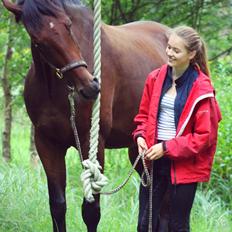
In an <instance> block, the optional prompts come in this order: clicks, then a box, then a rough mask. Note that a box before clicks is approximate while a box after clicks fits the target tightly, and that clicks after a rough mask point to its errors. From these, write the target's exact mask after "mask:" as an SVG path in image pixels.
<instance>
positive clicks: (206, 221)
mask: <svg viewBox="0 0 232 232" xmlns="http://www.w3.org/2000/svg"><path fill="white" fill-rule="evenodd" d="M16 118H19V120H18V121H15V122H14V124H13V134H12V155H13V157H12V158H13V159H12V162H11V163H10V164H6V163H4V162H3V161H2V160H1V159H0V231H3V232H15V231H17V232H30V231H31V232H32V231H33V232H37V231H40V232H43V231H44V232H47V231H52V228H51V220H50V216H49V208H48V194H47V186H46V178H45V175H44V172H43V168H42V166H41V165H40V164H39V165H38V167H37V168H32V167H31V166H30V162H29V160H30V159H29V154H28V147H29V141H28V140H29V139H28V134H29V126H28V125H29V121H28V120H26V119H25V118H24V117H23V118H20V117H16ZM0 150H1V147H0ZM66 162H67V172H68V173H67V178H68V181H67V207H68V209H67V231H69V232H75V231H83V232H84V231H86V228H85V225H84V223H83V221H82V218H81V203H82V196H83V193H82V187H81V183H80V170H81V166H80V162H79V158H78V157H77V154H76V152H75V150H74V149H70V150H69V152H68V154H67V157H66ZM129 168H130V165H129V162H128V159H127V154H126V150H108V151H107V154H106V167H105V170H106V175H107V176H108V177H109V179H110V180H111V183H110V184H109V185H108V186H107V187H106V189H112V188H114V187H115V186H117V185H118V184H119V183H121V182H122V181H123V179H124V178H125V176H126V175H127V173H128V171H129ZM138 188H139V180H138V177H137V175H133V177H132V179H131V180H130V182H129V183H128V185H127V186H126V187H125V188H124V189H122V190H121V191H120V192H119V193H116V194H115V195H113V196H102V197H101V209H102V211H101V212H102V218H101V221H100V224H99V231H100V232H109V231H111V232H121V231H122V232H124V231H127V232H135V231H136V224H137V214H138ZM200 189H201V188H199V190H198V192H197V195H196V200H195V203H194V207H193V210H192V221H191V226H192V231H193V232H230V231H232V219H231V212H230V211H229V210H228V209H227V208H226V207H225V204H224V203H223V202H222V201H221V200H220V198H218V197H217V196H216V195H215V194H214V192H213V191H212V190H209V191H207V192H204V191H203V190H200Z"/></svg>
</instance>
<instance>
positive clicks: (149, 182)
mask: <svg viewBox="0 0 232 232" xmlns="http://www.w3.org/2000/svg"><path fill="white" fill-rule="evenodd" d="M68 89H69V91H70V92H69V94H68V99H69V104H70V111H71V115H70V122H71V127H72V129H73V134H74V139H75V144H76V148H77V150H78V152H79V157H80V161H81V164H82V168H83V169H84V172H83V173H82V174H81V178H84V179H85V176H83V175H86V176H87V177H90V178H93V177H92V174H91V172H93V173H95V175H94V178H95V181H94V184H93V183H92V185H93V186H92V188H88V186H90V185H91V183H87V184H84V187H85V188H84V196H85V198H86V200H87V199H91V194H92V192H91V189H94V190H93V191H94V193H100V194H103V195H111V194H114V193H116V192H118V191H119V190H121V189H122V188H123V187H124V186H125V185H126V184H127V182H128V181H129V179H130V177H131V176H132V174H133V172H134V171H135V168H136V166H137V164H138V162H139V160H140V159H142V164H143V168H144V171H143V173H142V176H141V184H142V185H143V186H144V187H149V227H148V228H149V229H148V232H152V189H153V165H152V166H151V174H149V171H148V168H147V165H146V162H145V159H144V155H145V152H146V151H145V150H144V151H143V152H142V153H140V154H138V156H137V158H136V160H135V162H134V164H133V166H132V167H131V169H130V171H129V173H128V176H127V178H126V179H125V180H124V181H123V182H122V184H120V185H119V186H118V187H116V188H115V189H113V190H110V191H107V192H101V191H100V190H101V188H99V187H98V186H99V185H102V184H101V183H100V182H101V181H105V182H106V183H107V182H108V181H107V179H106V180H105V179H104V177H101V175H102V174H101V172H100V171H99V169H100V167H97V169H96V170H95V167H92V169H93V170H92V171H89V169H88V168H86V165H85V162H88V160H85V161H84V160H83V155H82V151H81V146H80V139H79V136H78V132H77V128H76V123H75V116H76V113H75V100H74V96H75V90H74V87H70V86H68ZM87 164H88V163H87ZM89 166H91V164H89ZM99 166H100V165H99ZM144 175H145V176H146V178H145V177H144ZM82 181H83V183H85V182H84V180H83V179H82ZM86 186H87V187H86ZM93 200H94V198H93ZM90 202H92V201H90Z"/></svg>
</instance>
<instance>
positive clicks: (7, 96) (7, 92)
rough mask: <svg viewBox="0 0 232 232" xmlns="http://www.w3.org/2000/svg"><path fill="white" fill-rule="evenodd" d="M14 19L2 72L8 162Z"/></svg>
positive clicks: (3, 149) (10, 21)
mask: <svg viewBox="0 0 232 232" xmlns="http://www.w3.org/2000/svg"><path fill="white" fill-rule="evenodd" d="M11 23H12V19H11V18H10V19H9V23H8V39H7V43H6V54H5V59H4V63H3V70H2V88H3V93H4V96H3V101H4V103H3V104H4V105H3V107H4V108H3V115H4V122H3V123H4V125H3V126H4V129H3V132H2V155H3V158H4V159H5V160H6V161H10V160H11V145H10V137H11V124H12V104H11V103H12V95H11V84H10V80H9V60H10V59H11V57H12V53H13V50H12V39H13V38H12V30H11Z"/></svg>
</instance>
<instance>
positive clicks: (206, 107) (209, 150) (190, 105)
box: [133, 65, 221, 184]
mask: <svg viewBox="0 0 232 232" xmlns="http://www.w3.org/2000/svg"><path fill="white" fill-rule="evenodd" d="M166 72H167V65H163V66H162V67H161V69H156V70H154V71H153V72H151V73H150V74H149V75H148V78H147V80H146V83H145V87H144V92H143V96H142V99H141V103H140V107H139V113H138V114H137V115H136V117H135V119H134V121H135V123H136V125H137V128H136V129H135V131H134V132H133V136H134V139H135V138H137V137H138V136H139V135H140V136H142V137H144V138H145V140H146V143H147V145H148V148H149V147H151V146H152V145H154V144H155V143H157V115H158V111H159V109H158V108H159V101H160V95H161V90H162V85H163V82H164V79H165V76H166ZM220 120H221V113H220V109H219V107H218V104H217V101H216V99H215V93H214V89H213V87H212V85H211V81H210V78H209V77H207V76H206V75H205V74H204V73H203V72H201V71H200V70H199V69H198V77H197V79H196V81H195V82H194V83H193V86H192V89H191V91H190V93H189V96H188V98H187V100H186V104H185V106H184V108H183V111H182V113H181V115H180V119H179V122H178V125H177V130H176V137H175V138H173V139H171V140H168V141H166V151H165V154H164V155H165V156H167V157H169V158H170V159H171V160H172V166H171V178H172V183H173V184H174V183H175V184H180V183H191V182H207V181H208V180H209V178H210V172H211V168H212V163H213V157H214V154H215V151H216V144H217V131H218V122H219V121H220Z"/></svg>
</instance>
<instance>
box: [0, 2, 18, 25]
mask: <svg viewBox="0 0 232 232" xmlns="http://www.w3.org/2000/svg"><path fill="white" fill-rule="evenodd" d="M2 2H3V5H4V6H5V8H6V9H7V10H9V11H10V12H12V13H13V14H14V15H15V19H16V21H19V20H20V18H21V15H22V6H19V5H17V4H15V3H12V2H10V1H8V0H2Z"/></svg>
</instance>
